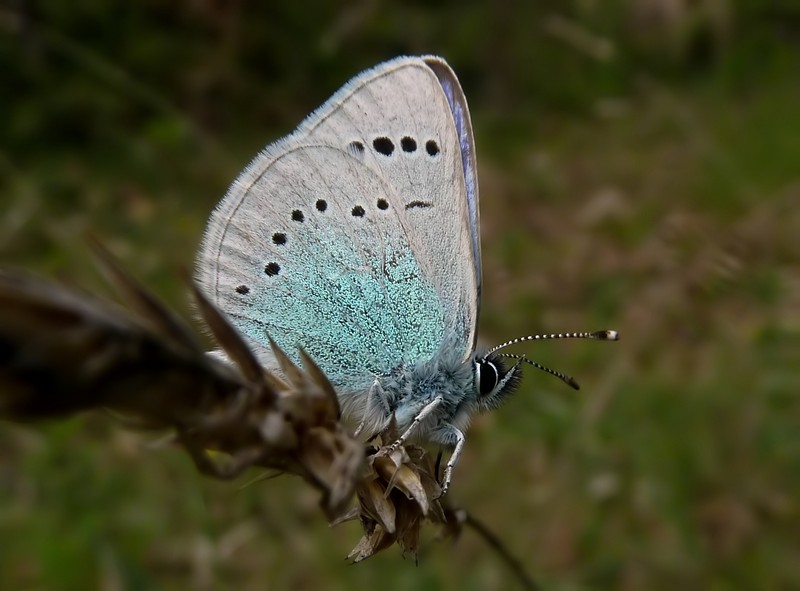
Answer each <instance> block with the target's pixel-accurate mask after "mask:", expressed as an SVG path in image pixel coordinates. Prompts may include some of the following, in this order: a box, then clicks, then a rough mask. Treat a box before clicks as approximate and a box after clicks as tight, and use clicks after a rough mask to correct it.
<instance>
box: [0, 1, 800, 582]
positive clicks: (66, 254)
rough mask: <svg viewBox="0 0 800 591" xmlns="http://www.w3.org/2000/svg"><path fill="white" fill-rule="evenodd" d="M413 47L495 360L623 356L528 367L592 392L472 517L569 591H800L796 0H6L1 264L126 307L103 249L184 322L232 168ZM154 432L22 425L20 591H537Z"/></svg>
mask: <svg viewBox="0 0 800 591" xmlns="http://www.w3.org/2000/svg"><path fill="white" fill-rule="evenodd" d="M421 53H435V54H440V55H443V56H444V57H445V58H446V59H447V60H448V61H449V62H450V64H451V65H452V67H453V68H454V69H455V71H456V73H457V74H458V75H459V77H460V79H461V82H462V85H463V86H464V89H465V92H466V94H467V97H468V99H469V101H470V106H471V111H472V119H473V122H474V126H475V134H476V141H477V146H478V153H479V164H480V177H481V196H482V207H481V215H482V222H483V223H482V240H483V251H484V274H485V276H484V301H483V317H482V329H481V336H482V339H483V340H484V341H485V342H486V343H495V342H498V341H500V340H505V339H506V338H510V337H514V336H519V335H522V334H528V333H530V332H537V331H548V332H549V331H566V330H579V329H597V328H606V327H609V328H616V329H618V330H620V331H621V332H622V335H623V340H622V341H620V342H619V343H616V344H607V345H606V344H595V343H589V342H571V343H570V342H567V343H549V344H548V343H545V344H531V345H529V346H525V347H522V348H521V350H522V351H525V352H527V353H528V354H529V355H530V356H531V357H533V358H534V359H537V360H538V361H540V362H542V363H545V364H548V365H551V366H554V367H555V368H557V369H561V370H563V371H566V372H568V373H571V374H573V375H575V376H576V377H578V379H579V381H581V383H582V385H583V390H581V391H580V392H578V393H575V392H573V391H571V390H570V389H569V388H567V387H566V386H564V385H563V384H561V383H560V382H558V381H557V380H554V379H552V378H550V377H548V376H546V375H544V374H542V373H540V372H535V371H529V372H527V377H526V380H525V382H524V384H523V387H522V388H521V390H520V391H519V393H517V394H516V395H515V397H514V398H513V399H512V400H511V401H510V402H509V403H508V404H507V405H506V406H505V407H504V408H503V409H501V410H500V411H498V412H496V413H494V414H493V415H491V416H486V417H482V418H481V419H480V420H478V421H477V422H476V424H474V425H473V427H472V428H471V430H470V432H469V434H468V444H467V446H466V451H465V456H464V459H463V460H462V461H461V464H460V465H459V466H458V469H457V471H456V473H455V482H454V486H453V489H452V493H451V494H452V496H453V498H454V499H455V500H456V501H457V502H458V503H459V504H461V505H463V506H465V507H466V508H468V509H469V510H470V511H472V512H473V513H474V514H475V515H477V516H478V517H479V518H481V519H482V520H483V521H485V522H486V523H487V524H489V525H490V526H491V527H492V528H493V529H494V530H495V531H496V532H498V533H499V535H500V536H501V537H502V538H503V539H504V540H505V542H506V543H507V544H508V546H509V547H510V548H511V549H512V551H513V552H514V553H515V554H516V555H517V556H519V557H520V558H521V559H522V560H523V562H524V563H525V564H526V566H527V568H528V570H529V571H530V572H531V573H532V574H533V575H534V576H535V578H536V579H537V580H539V582H540V583H541V584H542V585H543V586H544V587H545V588H547V589H553V590H579V589H621V590H630V591H638V590H661V589H664V590H667V589H670V590H671V589H677V588H680V589H713V590H729V589H798V588H800V5H798V4H797V2H795V1H794V0H785V1H783V2H781V1H779V0H773V1H767V0H762V1H758V0H750V1H745V0H741V1H734V0H616V1H608V2H599V1H595V0H569V1H565V0H543V1H539V2H531V3H527V4H523V3H514V2H510V1H508V0H498V1H497V2H493V3H476V2H465V1H460V2H459V1H450V2H419V1H415V2H408V3H402V4H401V3H389V2H381V1H379V0H358V1H355V2H349V3H344V2H342V3H326V2H322V1H315V2H299V1H297V2H291V3H290V2H285V3H277V2H275V3H266V2H264V3H256V2H242V1H238V2H237V1H229V2H224V1H214V0H178V1H176V2H169V3H167V2H157V1H155V0H141V1H139V2H127V3H122V2H107V1H103V0H74V1H72V2H59V1H57V0H52V1H49V2H48V1H41V2H33V1H25V0H16V1H9V0H5V1H4V3H3V4H2V7H0V113H2V125H0V263H3V264H12V265H18V266H23V267H25V268H28V269H34V270H37V271H38V272H41V273H43V274H45V275H48V276H51V277H59V278H61V279H64V280H66V281H69V282H71V283H74V284H76V285H80V286H83V287H84V288H86V289H88V290H92V291H101V292H103V293H107V289H106V288H105V287H104V285H103V282H102V281H101V280H100V279H99V277H98V274H97V272H96V271H95V269H94V266H93V264H92V262H91V259H90V257H89V256H88V251H87V248H86V246H85V243H84V241H83V236H84V235H85V234H86V233H87V232H89V231H91V232H92V233H94V234H96V235H99V236H100V237H101V238H102V239H103V240H104V241H105V242H106V244H107V245H108V246H109V247H110V248H111V249H112V250H113V251H114V252H115V254H116V255H117V256H118V257H120V259H121V260H122V261H123V262H124V264H125V266H126V267H127V268H128V269H129V270H130V271H131V272H132V273H133V274H134V275H135V276H137V277H138V278H139V279H141V280H142V281H144V282H145V283H146V284H147V285H149V286H150V287H152V288H153V289H154V290H155V291H156V292H157V293H159V294H160V295H162V296H163V297H164V298H165V299H166V300H167V301H168V302H169V303H170V304H172V305H174V306H176V307H177V308H178V309H180V310H183V311H187V309H188V306H187V305H186V303H185V293H184V292H185V286H184V285H183V284H182V282H181V280H180V274H179V272H178V271H179V269H180V268H181V267H189V266H191V263H192V260H193V253H194V250H195V248H196V246H197V244H198V241H199V238H200V235H201V232H202V230H203V227H204V224H205V220H206V217H207V216H208V214H209V212H210V211H211V209H212V208H213V206H214V204H215V203H216V201H217V200H218V199H219V198H220V197H221V196H222V194H223V193H224V191H225V189H226V187H227V185H228V184H229V183H230V182H231V180H232V179H233V178H234V177H235V176H236V174H237V172H238V171H239V170H240V169H241V168H242V167H244V166H245V165H246V164H247V163H248V162H249V161H250V159H251V158H252V157H253V156H254V155H255V154H256V152H257V151H258V150H259V149H260V148H261V147H263V146H264V145H266V144H267V143H269V142H271V141H273V140H274V139H277V138H278V137H280V136H282V135H284V134H286V133H288V132H289V131H290V130H291V129H292V128H293V127H294V126H295V125H296V124H297V123H298V122H299V121H300V120H301V119H302V118H303V117H304V116H305V115H306V114H307V113H309V112H310V111H311V110H313V109H314V108H315V107H316V106H318V105H319V104H321V103H322V102H323V101H324V100H325V99H326V98H327V97H328V96H329V95H330V94H332V93H333V92H334V91H335V90H336V89H337V88H338V87H339V86H341V85H342V84H343V83H344V82H345V81H347V80H348V79H349V78H350V77H351V76H353V75H355V74H356V73H358V72H359V71H361V70H362V69H364V68H366V67H369V66H372V65H374V64H376V63H378V62H380V61H383V60H385V59H388V58H391V57H393V56H396V55H399V54H421ZM53 396H58V392H53ZM150 442H152V438H151V437H147V436H144V435H141V434H138V433H134V432H131V431H126V430H124V429H122V428H121V427H119V426H118V425H116V424H114V423H113V422H112V421H111V420H110V419H109V418H108V417H107V416H105V415H102V414H99V413H98V414H91V415H88V416H83V417H78V418H76V419H72V420H69V421H64V422H57V423H52V424H45V425H37V426H34V427H31V428H27V427H26V428H23V427H19V426H14V425H10V424H0V589H14V590H18V589H30V590H45V589H47V590H50V589H54V590H83V589H103V590H108V591H117V590H129V589H130V590H140V589H141V590H145V589H164V590H172V589H175V590H177V589H200V590H206V589H237V590H249V589H253V590H256V589H258V590H263V589H289V588H291V589H352V588H381V589H408V588H415V589H448V590H457V591H469V590H482V589H507V588H508V589H513V588H515V584H516V583H515V581H514V580H513V579H512V578H511V577H510V575H509V574H508V572H507V571H506V570H504V568H503V567H502V565H501V564H500V563H499V562H498V560H497V559H496V558H495V557H494V555H492V553H491V552H490V551H489V550H488V549H487V547H486V546H485V545H484V544H483V542H481V541H480V540H479V539H477V538H476V536H475V535H473V534H472V533H471V532H466V533H465V535H464V536H463V537H462V538H461V539H460V540H459V541H458V543H457V544H456V545H451V544H449V543H440V542H437V541H435V540H434V539H433V538H434V533H435V532H434V531H433V529H432V528H431V529H430V530H429V531H427V532H426V535H425V537H424V539H423V542H422V551H421V555H420V559H419V565H418V566H415V564H414V562H413V560H409V559H405V560H404V559H403V558H402V557H401V556H400V553H399V551H398V550H397V549H396V548H395V549H391V550H389V551H387V552H385V553H383V554H381V555H379V556H377V557H375V558H373V559H370V560H368V561H367V562H365V563H363V564H359V565H355V566H349V565H347V564H346V563H345V561H344V560H343V558H344V556H345V555H346V554H347V553H348V551H349V550H350V548H351V547H352V546H353V545H354V544H355V542H356V541H357V539H358V537H359V528H358V526H357V525H356V524H354V523H350V524H346V525H342V526H338V527H336V528H334V529H329V528H328V526H327V525H326V523H325V521H324V518H323V517H322V514H321V512H320V511H319V510H318V509H317V507H316V496H315V495H314V494H313V493H312V492H311V491H310V490H308V489H307V488H306V487H304V486H302V485H301V483H300V482H299V481H296V480H292V479H290V478H281V479H277V480H272V481H266V482H260V483H257V484H254V485H252V486H248V487H245V488H241V486H240V485H241V484H243V483H244V482H246V481H247V479H248V478H244V479H242V481H241V482H240V483H233V484H231V483H217V482H213V481H210V480H206V479H204V478H202V477H200V476H198V475H197V474H196V472H195V470H194V468H193V466H192V465H191V463H190V461H189V459H188V457H186V456H184V455H183V454H182V453H180V452H178V451H176V450H172V449H163V448H161V449H159V448H153V447H152V446H149V445H148V444H149V443H150ZM249 476H252V475H249ZM249 476H248V477H249Z"/></svg>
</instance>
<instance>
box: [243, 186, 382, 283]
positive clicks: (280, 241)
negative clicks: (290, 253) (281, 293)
mask: <svg viewBox="0 0 800 591" xmlns="http://www.w3.org/2000/svg"><path fill="white" fill-rule="evenodd" d="M375 205H376V206H377V207H378V209H380V210H387V209H389V202H388V201H387V200H386V199H384V198H383V197H380V198H378V199H377V200H376V202H375ZM315 207H316V208H317V211H320V212H324V211H326V210H327V209H328V202H327V201H325V200H324V199H318V200H317V202H316V203H315ZM350 213H351V215H352V216H353V217H357V218H361V217H364V216H365V215H366V213H367V212H366V210H365V209H364V208H363V207H362V206H361V205H356V206H354V207H353V209H352V210H350ZM291 217H292V220H293V221H295V222H301V223H302V222H303V221H304V220H305V215H304V214H303V212H302V211H301V210H299V209H295V210H294V211H292V215H291ZM287 241H288V237H287V236H286V234H285V233H283V232H275V233H274V234H273V235H272V243H273V244H275V245H277V246H284V245H286V243H287ZM280 272H281V266H280V265H279V264H278V263H275V262H271V263H267V264H266V265H264V274H265V275H266V276H267V277H275V276H276V275H278V274H279V273H280ZM235 291H236V293H238V294H240V295H247V294H248V293H250V288H249V287H248V286H246V285H239V286H238V287H236V289H235Z"/></svg>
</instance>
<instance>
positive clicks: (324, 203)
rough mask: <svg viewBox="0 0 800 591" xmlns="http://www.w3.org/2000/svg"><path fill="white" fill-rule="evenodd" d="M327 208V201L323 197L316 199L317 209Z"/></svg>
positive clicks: (323, 209)
mask: <svg viewBox="0 0 800 591" xmlns="http://www.w3.org/2000/svg"><path fill="white" fill-rule="evenodd" d="M326 209H328V202H327V201H325V200H324V199H317V211H325V210H326Z"/></svg>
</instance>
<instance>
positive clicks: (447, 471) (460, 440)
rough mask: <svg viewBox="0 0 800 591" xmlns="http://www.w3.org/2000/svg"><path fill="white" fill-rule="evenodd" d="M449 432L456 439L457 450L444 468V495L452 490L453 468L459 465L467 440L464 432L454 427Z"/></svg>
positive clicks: (450, 427) (454, 450)
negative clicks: (448, 490)
mask: <svg viewBox="0 0 800 591" xmlns="http://www.w3.org/2000/svg"><path fill="white" fill-rule="evenodd" d="M448 431H449V432H450V434H451V435H452V437H453V438H454V439H455V441H456V446H455V449H453V453H452V454H450V459H449V460H447V466H445V468H444V478H443V479H442V495H446V494H447V489H448V488H450V480H451V479H452V478H453V468H455V467H456V464H458V460H459V459H460V458H461V452H462V451H463V449H464V442H465V441H466V440H467V438H466V437H465V436H464V433H463V431H461V430H460V429H457V428H455V427H453V426H452V425H450V426H449V429H448Z"/></svg>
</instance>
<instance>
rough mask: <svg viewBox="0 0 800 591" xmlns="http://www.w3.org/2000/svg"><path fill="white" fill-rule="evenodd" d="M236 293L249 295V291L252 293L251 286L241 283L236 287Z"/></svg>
mask: <svg viewBox="0 0 800 591" xmlns="http://www.w3.org/2000/svg"><path fill="white" fill-rule="evenodd" d="M236 293H239V294H242V295H247V294H248V293H250V288H249V287H247V286H246V285H240V286H239V287H237V288H236Z"/></svg>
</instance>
